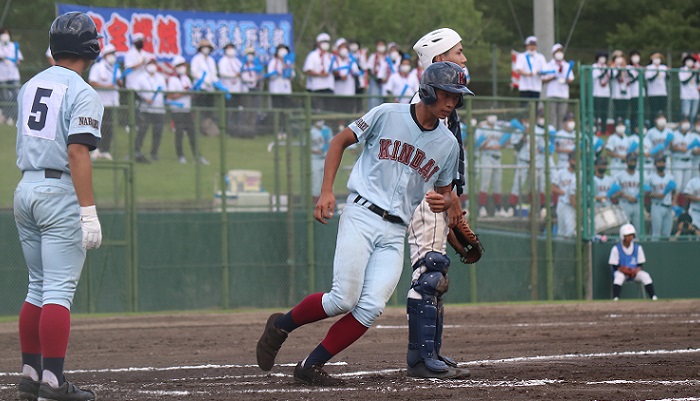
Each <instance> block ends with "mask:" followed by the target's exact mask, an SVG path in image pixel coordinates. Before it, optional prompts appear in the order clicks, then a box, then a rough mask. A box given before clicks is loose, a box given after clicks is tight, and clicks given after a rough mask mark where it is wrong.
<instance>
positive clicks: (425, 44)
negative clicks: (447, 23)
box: [413, 28, 462, 68]
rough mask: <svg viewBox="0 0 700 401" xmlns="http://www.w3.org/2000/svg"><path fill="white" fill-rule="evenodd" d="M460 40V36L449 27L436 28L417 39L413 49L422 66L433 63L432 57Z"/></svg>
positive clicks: (425, 66) (426, 66)
mask: <svg viewBox="0 0 700 401" xmlns="http://www.w3.org/2000/svg"><path fill="white" fill-rule="evenodd" d="M461 41H462V37H461V36H459V34H458V33H457V32H455V31H453V30H452V29H450V28H440V29H436V30H434V31H432V32H430V33H427V34H425V35H424V36H423V37H422V38H420V39H418V42H416V44H415V45H413V50H414V51H415V52H416V53H417V54H418V58H419V59H420V62H421V64H422V65H423V68H428V66H429V65H430V64H432V63H433V58H435V56H439V55H441V54H443V53H445V52H446V51H448V50H450V49H451V48H452V47H454V45H456V44H457V43H459V42H461Z"/></svg>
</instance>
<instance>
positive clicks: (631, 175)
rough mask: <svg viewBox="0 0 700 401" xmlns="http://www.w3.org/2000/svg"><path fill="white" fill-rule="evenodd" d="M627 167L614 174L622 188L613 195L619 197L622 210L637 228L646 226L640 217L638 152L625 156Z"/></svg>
mask: <svg viewBox="0 0 700 401" xmlns="http://www.w3.org/2000/svg"><path fill="white" fill-rule="evenodd" d="M625 164H626V165H627V168H626V169H625V170H623V171H620V172H619V173H617V174H616V175H614V179H615V183H616V184H617V186H618V187H619V188H620V190H619V191H617V192H616V193H615V194H613V195H612V198H613V199H618V200H619V204H620V206H621V207H622V210H624V211H625V214H626V215H627V220H628V221H629V222H630V224H632V225H633V226H634V228H636V229H637V231H639V230H640V228H641V227H644V226H643V225H642V224H641V220H640V218H639V216H640V215H639V199H640V197H641V196H642V194H641V193H640V185H639V184H640V183H639V171H637V154H636V153H628V154H627V156H626V157H625Z"/></svg>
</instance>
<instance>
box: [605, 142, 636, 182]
mask: <svg viewBox="0 0 700 401" xmlns="http://www.w3.org/2000/svg"><path fill="white" fill-rule="evenodd" d="M629 145H630V144H629V143H628V141H627V138H625V137H624V136H621V135H619V134H617V133H615V134H612V135H610V136H609V137H608V141H607V143H606V144H605V149H607V150H609V151H611V152H613V153H615V154H617V155H621V156H622V158H619V157H616V156H612V155H610V171H612V172H617V171H619V170H620V169H622V168H626V167H627V166H626V165H625V156H627V150H628V149H629Z"/></svg>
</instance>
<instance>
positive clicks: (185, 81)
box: [168, 75, 192, 113]
mask: <svg viewBox="0 0 700 401" xmlns="http://www.w3.org/2000/svg"><path fill="white" fill-rule="evenodd" d="M191 89H192V80H191V79H190V77H188V76H187V75H171V76H170V77H168V91H170V92H187V91H189V90H191ZM172 102H174V103H175V104H171V105H170V112H171V113H186V112H188V111H190V109H191V108H192V96H190V95H184V96H180V97H179V98H177V99H173V100H172Z"/></svg>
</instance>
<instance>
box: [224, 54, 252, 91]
mask: <svg viewBox="0 0 700 401" xmlns="http://www.w3.org/2000/svg"><path fill="white" fill-rule="evenodd" d="M218 67H219V77H220V79H221V84H222V85H223V86H224V87H225V88H226V89H228V91H229V92H231V93H240V92H248V87H243V85H242V84H241V68H242V67H243V64H242V63H241V60H239V59H238V57H236V56H233V57H228V56H224V57H221V59H220V60H219V63H218Z"/></svg>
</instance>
